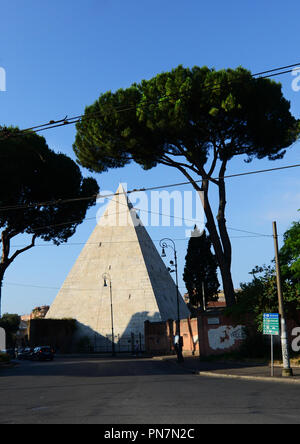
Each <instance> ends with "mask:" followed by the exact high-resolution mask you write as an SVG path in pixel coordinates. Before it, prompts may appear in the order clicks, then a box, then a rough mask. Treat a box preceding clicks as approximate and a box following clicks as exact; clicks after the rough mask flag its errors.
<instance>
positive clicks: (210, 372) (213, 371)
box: [165, 356, 300, 384]
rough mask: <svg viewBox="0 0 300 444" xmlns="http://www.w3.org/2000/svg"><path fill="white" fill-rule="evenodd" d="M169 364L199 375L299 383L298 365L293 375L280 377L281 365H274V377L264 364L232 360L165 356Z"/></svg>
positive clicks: (268, 367)
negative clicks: (205, 359) (180, 359)
mask: <svg viewBox="0 0 300 444" xmlns="http://www.w3.org/2000/svg"><path fill="white" fill-rule="evenodd" d="M165 360H167V361H168V362H170V363H171V364H174V365H178V366H180V367H181V368H184V369H185V370H186V371H187V372H189V373H193V374H196V375H199V376H210V377H215V378H234V379H247V380H261V381H276V382H285V383H296V384H300V367H294V368H293V377H288V378H287V377H282V376H281V372H282V367H278V366H277V367H274V377H271V367H270V366H268V365H266V364H249V363H238V362H234V361H214V362H209V361H207V362H204V361H200V359H199V357H185V358H184V362H183V363H180V364H179V363H178V362H177V359H176V356H168V357H165Z"/></svg>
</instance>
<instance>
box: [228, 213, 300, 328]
mask: <svg viewBox="0 0 300 444" xmlns="http://www.w3.org/2000/svg"><path fill="white" fill-rule="evenodd" d="M284 239H285V242H284V245H283V247H282V248H281V250H280V252H279V258H280V259H279V260H280V269H281V278H282V289H283V301H284V307H285V312H286V318H287V319H292V320H294V322H295V323H296V324H298V325H300V286H299V284H300V280H299V275H298V268H297V264H299V260H300V243H299V222H297V223H294V224H293V226H292V228H290V229H289V230H288V231H287V232H286V233H285V235H284ZM251 274H253V276H254V278H253V280H252V281H251V282H249V283H244V284H241V292H239V293H238V294H237V305H236V306H235V307H232V308H230V309H229V310H228V312H229V314H230V315H231V316H234V317H235V318H236V319H245V317H246V318H251V319H252V320H254V321H255V325H256V326H257V329H258V330H259V331H262V322H263V313H278V293H277V283H276V271H275V268H274V266H265V265H264V266H263V267H256V268H255V269H254V270H252V272H251Z"/></svg>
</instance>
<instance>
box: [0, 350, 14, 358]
mask: <svg viewBox="0 0 300 444" xmlns="http://www.w3.org/2000/svg"><path fill="white" fill-rule="evenodd" d="M1 353H5V354H6V355H8V356H9V357H10V359H14V358H15V351H14V349H13V348H7V349H6V350H2V351H1Z"/></svg>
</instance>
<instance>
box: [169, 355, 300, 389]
mask: <svg viewBox="0 0 300 444" xmlns="http://www.w3.org/2000/svg"><path fill="white" fill-rule="evenodd" d="M165 362H168V363H170V364H173V365H174V364H175V365H179V366H180V364H177V362H176V361H173V360H171V359H165ZM180 367H181V368H182V369H183V370H185V371H186V372H187V373H190V374H192V375H196V376H205V377H209V378H221V379H239V380H244V381H262V382H283V383H287V384H300V379H292V378H283V377H282V378H278V377H271V376H269V377H268V376H251V375H233V374H230V373H215V372H209V371H201V370H200V371H199V370H192V369H188V368H184V367H183V366H180Z"/></svg>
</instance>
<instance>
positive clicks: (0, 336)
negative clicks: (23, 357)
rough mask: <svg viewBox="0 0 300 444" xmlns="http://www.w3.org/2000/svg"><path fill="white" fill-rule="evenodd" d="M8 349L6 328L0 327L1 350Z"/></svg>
mask: <svg viewBox="0 0 300 444" xmlns="http://www.w3.org/2000/svg"><path fill="white" fill-rule="evenodd" d="M5 349H6V344H5V330H4V329H3V328H1V327H0V351H1V350H5Z"/></svg>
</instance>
